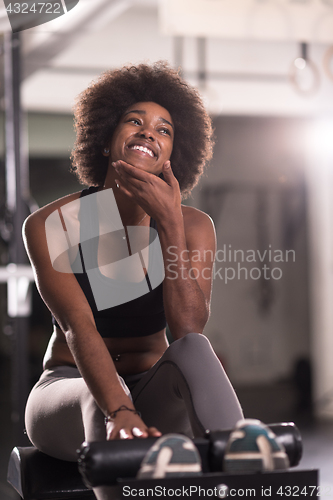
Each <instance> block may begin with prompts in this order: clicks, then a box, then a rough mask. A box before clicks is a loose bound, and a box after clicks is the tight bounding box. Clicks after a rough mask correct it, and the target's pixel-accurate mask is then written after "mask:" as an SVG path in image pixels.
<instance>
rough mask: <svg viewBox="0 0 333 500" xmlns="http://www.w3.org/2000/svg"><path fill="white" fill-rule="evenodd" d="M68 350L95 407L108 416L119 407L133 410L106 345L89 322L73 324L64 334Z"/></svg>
mask: <svg viewBox="0 0 333 500" xmlns="http://www.w3.org/2000/svg"><path fill="white" fill-rule="evenodd" d="M65 335H66V340H67V344H68V346H69V349H70V351H71V353H72V355H73V357H74V359H75V362H76V365H77V367H78V369H79V371H80V373H81V375H82V377H83V378H84V380H85V382H86V384H87V386H88V387H89V390H90V392H91V393H92V395H93V397H94V399H95V401H96V403H97V404H98V406H99V407H100V409H101V410H102V412H103V413H104V415H109V414H110V413H111V412H113V411H115V410H116V409H117V408H119V407H120V406H121V405H126V406H128V407H131V408H133V404H132V402H131V400H130V398H129V397H128V396H127V395H126V393H125V391H124V389H123V386H122V384H121V383H120V380H119V377H118V374H117V371H116V368H115V366H114V363H113V361H112V358H111V356H110V353H109V351H108V349H107V348H106V345H105V343H104V341H103V339H102V337H101V336H100V334H99V333H98V332H97V330H96V328H95V326H94V325H93V323H92V322H88V321H82V322H80V324H79V321H76V322H75V323H74V324H73V326H71V328H69V329H68V330H67V331H66V333H65Z"/></svg>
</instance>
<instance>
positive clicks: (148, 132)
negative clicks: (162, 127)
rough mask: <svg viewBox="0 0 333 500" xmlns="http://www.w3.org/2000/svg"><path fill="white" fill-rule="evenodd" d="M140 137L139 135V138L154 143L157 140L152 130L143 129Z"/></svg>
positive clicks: (139, 133)
mask: <svg viewBox="0 0 333 500" xmlns="http://www.w3.org/2000/svg"><path fill="white" fill-rule="evenodd" d="M138 135H139V137H142V138H145V139H146V140H149V141H154V140H155V136H154V133H153V132H152V131H151V130H150V129H148V128H142V129H141V130H140V131H139V132H138Z"/></svg>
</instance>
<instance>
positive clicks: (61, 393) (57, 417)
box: [26, 367, 106, 461]
mask: <svg viewBox="0 0 333 500" xmlns="http://www.w3.org/2000/svg"><path fill="white" fill-rule="evenodd" d="M26 429H27V434H28V436H29V439H30V440H31V442H32V443H33V444H34V445H35V446H36V447H37V448H38V449H39V450H41V451H43V452H44V453H47V454H48V455H51V456H54V457H56V458H60V459H62V460H70V461H74V460H76V459H77V454H76V450H77V449H78V448H79V447H80V445H81V443H82V442H83V441H84V440H85V439H86V440H89V441H93V440H104V439H105V438H106V433H105V425H104V415H103V414H102V412H101V411H100V409H99V408H98V406H97V405H96V403H95V401H94V399H93V397H92V395H91V393H90V391H89V389H88V387H87V385H86V383H85V382H84V380H83V379H82V377H81V376H80V374H79V372H78V370H77V369H76V368H73V367H57V368H55V369H54V370H46V371H45V372H44V373H43V375H42V377H41V379H40V380H39V382H38V383H37V384H36V385H35V387H34V388H33V389H32V391H31V393H30V396H29V398H28V402H27V406H26Z"/></svg>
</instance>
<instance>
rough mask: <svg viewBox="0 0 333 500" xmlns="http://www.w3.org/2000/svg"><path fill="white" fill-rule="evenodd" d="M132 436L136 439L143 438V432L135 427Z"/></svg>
mask: <svg viewBox="0 0 333 500" xmlns="http://www.w3.org/2000/svg"><path fill="white" fill-rule="evenodd" d="M132 434H133V436H135V437H141V436H143V432H142V431H140V429H139V428H138V427H133V429H132Z"/></svg>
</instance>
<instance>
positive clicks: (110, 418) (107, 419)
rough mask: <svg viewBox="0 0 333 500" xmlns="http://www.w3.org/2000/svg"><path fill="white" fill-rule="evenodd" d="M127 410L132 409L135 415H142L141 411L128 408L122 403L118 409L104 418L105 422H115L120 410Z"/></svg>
mask: <svg viewBox="0 0 333 500" xmlns="http://www.w3.org/2000/svg"><path fill="white" fill-rule="evenodd" d="M125 410H127V411H131V412H132V413H134V414H135V415H139V417H141V413H140V412H139V411H137V410H135V409H133V408H128V407H127V406H125V405H121V406H119V408H118V410H115V411H113V412H111V413H110V415H108V416H107V417H105V418H104V422H105V424H107V423H108V422H114V419H115V418H116V416H117V413H118V411H125Z"/></svg>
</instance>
